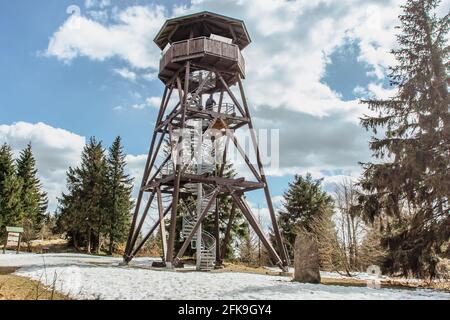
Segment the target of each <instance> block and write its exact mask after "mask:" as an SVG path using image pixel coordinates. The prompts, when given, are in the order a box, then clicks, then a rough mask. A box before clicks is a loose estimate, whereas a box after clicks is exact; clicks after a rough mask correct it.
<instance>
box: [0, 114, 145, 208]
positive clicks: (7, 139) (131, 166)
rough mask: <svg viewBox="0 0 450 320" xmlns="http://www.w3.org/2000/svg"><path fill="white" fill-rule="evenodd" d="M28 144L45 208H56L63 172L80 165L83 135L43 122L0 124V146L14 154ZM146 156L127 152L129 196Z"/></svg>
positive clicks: (135, 184)
mask: <svg viewBox="0 0 450 320" xmlns="http://www.w3.org/2000/svg"><path fill="white" fill-rule="evenodd" d="M30 142H31V144H32V148H33V154H34V157H35V159H36V165H37V169H38V175H39V178H40V180H41V182H42V186H43V189H44V191H46V192H47V193H48V198H49V211H51V212H52V211H54V210H55V209H56V207H57V204H58V202H57V197H60V196H61V193H62V192H63V191H65V190H66V173H67V170H68V169H69V167H76V166H78V165H79V164H80V160H81V159H80V156H81V153H82V151H83V148H84V145H85V143H86V139H85V137H82V136H80V135H77V134H75V133H72V132H69V131H67V130H64V129H59V128H54V127H52V126H49V125H47V124H45V123H36V124H32V123H27V122H17V123H14V124H11V125H0V145H1V144H3V143H7V144H9V145H10V146H11V148H12V149H13V153H14V157H16V158H17V157H18V155H19V153H20V151H21V150H23V149H24V148H25V147H26V146H27V144H28V143H30ZM146 159H147V155H127V156H126V158H125V160H126V162H127V173H128V174H129V175H130V176H131V177H132V178H134V186H135V188H134V191H133V196H137V192H138V189H139V185H140V182H141V179H142V175H143V170H144V166H145V162H146Z"/></svg>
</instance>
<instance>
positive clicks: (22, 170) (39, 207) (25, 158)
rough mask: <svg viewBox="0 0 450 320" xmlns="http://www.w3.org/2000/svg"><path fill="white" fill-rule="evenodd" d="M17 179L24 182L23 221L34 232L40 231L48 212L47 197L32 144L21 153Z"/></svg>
mask: <svg viewBox="0 0 450 320" xmlns="http://www.w3.org/2000/svg"><path fill="white" fill-rule="evenodd" d="M17 177H18V178H19V179H20V180H21V181H22V190H21V194H20V201H21V206H22V212H23V219H25V220H27V221H28V223H29V224H30V225H31V226H32V229H33V231H35V232H36V231H39V230H40V228H41V226H42V222H43V219H44V217H45V212H46V210H47V204H48V200H47V195H46V193H45V192H43V191H42V190H41V188H42V187H41V183H40V181H39V179H38V177H37V169H36V161H35V159H34V156H33V152H32V148H31V144H28V146H27V147H26V148H25V149H24V150H23V151H22V152H21V153H20V157H19V159H18V160H17Z"/></svg>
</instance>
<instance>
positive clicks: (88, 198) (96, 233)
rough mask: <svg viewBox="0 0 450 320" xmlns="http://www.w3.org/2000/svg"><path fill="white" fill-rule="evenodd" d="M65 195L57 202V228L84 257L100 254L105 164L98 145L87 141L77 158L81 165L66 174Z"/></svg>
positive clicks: (102, 229) (104, 198) (93, 141)
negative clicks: (79, 158) (92, 250)
mask: <svg viewBox="0 0 450 320" xmlns="http://www.w3.org/2000/svg"><path fill="white" fill-rule="evenodd" d="M67 189H68V192H67V194H63V195H62V197H61V199H59V209H58V226H59V228H60V230H61V231H64V232H67V233H68V236H69V238H71V241H72V243H73V244H74V245H75V246H78V245H84V246H85V248H86V252H87V253H91V248H93V249H94V250H95V251H96V252H97V253H98V252H99V250H100V238H101V235H102V234H103V233H104V231H105V229H106V228H105V225H106V223H105V222H106V221H107V218H106V214H105V201H106V161H105V155H104V149H103V147H102V144H101V142H98V141H97V140H96V139H95V138H91V139H90V141H89V143H88V144H87V145H86V146H85V147H84V150H83V153H82V155H81V165H80V166H79V167H78V168H74V169H73V168H70V169H69V171H68V173H67Z"/></svg>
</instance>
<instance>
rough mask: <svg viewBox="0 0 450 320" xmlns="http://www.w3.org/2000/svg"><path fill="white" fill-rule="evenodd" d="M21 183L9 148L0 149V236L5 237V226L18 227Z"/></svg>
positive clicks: (20, 212)
mask: <svg viewBox="0 0 450 320" xmlns="http://www.w3.org/2000/svg"><path fill="white" fill-rule="evenodd" d="M21 190H22V182H21V180H20V179H18V178H17V176H16V167H15V165H14V162H13V157H12V151H11V147H10V146H9V145H7V144H4V145H3V146H2V147H1V148H0V228H1V229H0V235H2V236H4V235H5V227H6V226H20V225H21V223H22V217H23V215H22V206H21V201H20V194H21Z"/></svg>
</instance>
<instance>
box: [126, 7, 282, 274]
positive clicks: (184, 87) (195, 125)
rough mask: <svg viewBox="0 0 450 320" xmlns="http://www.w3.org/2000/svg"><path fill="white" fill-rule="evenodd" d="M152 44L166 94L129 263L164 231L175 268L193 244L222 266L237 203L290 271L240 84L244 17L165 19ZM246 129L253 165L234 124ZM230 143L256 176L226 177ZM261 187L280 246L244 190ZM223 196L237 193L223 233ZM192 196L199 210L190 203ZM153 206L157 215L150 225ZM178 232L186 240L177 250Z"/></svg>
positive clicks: (200, 259) (200, 264)
mask: <svg viewBox="0 0 450 320" xmlns="http://www.w3.org/2000/svg"><path fill="white" fill-rule="evenodd" d="M154 41H155V43H156V44H157V45H158V47H159V48H160V49H161V50H162V58H161V61H160V70H159V79H160V80H161V81H162V82H163V83H164V85H165V90H164V94H163V97H162V101H161V106H160V109H159V113H158V116H157V119H156V124H155V129H154V132H153V136H152V139H151V142H150V150H149V154H148V158H147V162H146V165H145V170H144V176H143V179H142V183H141V185H140V191H139V195H138V198H137V201H136V209H135V212H134V215H133V220H132V225H131V230H130V233H129V237H128V241H127V246H126V249H125V254H124V261H125V262H126V263H128V262H129V261H131V260H132V259H133V257H135V256H136V254H137V253H138V252H139V251H140V250H141V249H142V247H143V246H144V244H145V243H146V241H147V240H148V239H149V238H150V237H151V236H152V234H153V233H154V232H155V231H156V230H157V229H158V230H159V232H160V235H161V239H162V247H163V252H164V256H163V260H164V263H165V264H166V266H167V267H175V266H177V265H178V263H179V261H180V259H181V258H182V256H183V255H184V253H185V252H186V249H187V248H188V247H189V246H190V245H191V247H192V249H196V251H197V256H196V258H197V259H196V260H197V268H198V269H199V270H210V269H212V268H214V266H215V265H216V264H220V262H221V249H222V252H223V247H224V246H226V245H227V241H229V232H230V228H231V226H232V221H233V216H234V211H235V210H236V209H238V210H240V211H241V212H242V214H243V216H244V217H245V218H246V219H247V221H248V223H249V224H250V226H251V227H252V228H253V230H254V231H255V233H256V234H257V235H258V237H259V238H260V240H261V242H262V244H263V245H264V246H265V248H266V250H267V252H268V254H269V256H270V258H271V260H272V262H273V263H274V264H276V265H278V266H279V267H280V268H282V269H283V270H285V269H286V268H287V266H288V258H287V255H286V250H285V247H284V245H283V241H282V238H281V234H280V231H279V228H278V225H277V221H276V217H275V212H274V210H273V205H272V200H271V196H270V192H269V187H268V185H267V180H266V176H265V175H264V169H263V165H262V162H261V158H260V154H259V147H258V144H257V137H256V134H255V132H254V130H253V123H252V119H251V116H250V112H249V107H248V105H247V100H246V97H245V93H244V87H243V84H242V79H244V78H245V61H244V58H243V56H242V54H241V51H242V50H243V49H244V48H245V47H246V46H248V45H249V44H250V42H251V40H250V36H249V35H248V32H247V29H246V27H245V24H244V22H243V21H241V20H237V19H233V18H230V17H226V16H222V15H218V14H215V13H211V12H200V13H196V14H192V15H188V16H183V17H179V18H175V19H170V20H167V21H166V23H165V24H164V26H163V27H162V29H161V30H160V31H159V33H158V34H157V36H156V38H155V40H154ZM233 86H237V90H236V91H235V92H236V93H234V92H233V91H232V89H231V88H232V87H233ZM214 95H217V96H218V102H217V103H215V102H214V103H212V99H208V100H209V101H206V105H205V106H204V96H207V97H209V98H211V97H214ZM225 101H229V102H228V103H226V102H225ZM244 127H247V128H248V129H250V130H249V131H250V135H251V145H252V148H254V149H253V151H254V154H255V155H256V161H255V164H253V163H251V161H250V155H249V154H248V153H247V152H246V151H245V150H244V148H243V147H242V146H241V145H240V143H239V141H238V139H237V138H236V137H235V135H234V132H235V130H237V129H239V128H244ZM231 143H233V145H234V147H235V150H237V151H238V152H239V154H240V156H242V159H243V160H244V161H245V163H246V165H247V166H248V168H249V169H250V171H251V172H252V174H253V176H254V179H252V181H247V180H245V179H244V178H239V177H236V178H227V177H224V169H225V164H226V161H227V153H228V152H229V149H230V144H231ZM257 189H263V190H264V194H265V199H266V201H267V206H268V209H269V212H270V217H271V222H272V230H273V232H274V235H275V239H276V247H277V249H278V250H275V248H274V247H273V246H272V244H271V242H270V241H269V239H268V238H267V236H266V235H265V233H264V232H263V230H262V228H261V226H260V225H259V224H258V221H257V219H256V218H255V216H254V215H253V213H252V211H251V209H250V207H249V205H248V204H247V203H246V201H245V199H244V193H245V192H248V191H252V190H257ZM220 197H229V198H230V199H231V200H232V203H233V207H232V209H231V210H232V212H231V215H230V217H229V221H228V223H227V230H226V232H224V234H223V235H222V234H221V233H220V229H219V221H220V220H221V209H220V206H219V205H218V203H219V201H218V199H220ZM192 199H194V201H192ZM189 200H190V202H191V203H192V202H194V206H192V205H188V204H187V203H188V202H189ZM152 211H153V213H154V214H153V215H154V216H156V218H155V219H154V220H153V221H151V223H149V222H148V220H149V219H148V217H149V216H150V215H151V214H149V212H152ZM208 215H213V216H214V218H215V228H214V229H215V230H214V232H206V231H205V230H202V222H203V221H204V219H205V218H206V217H207V216H208ZM168 217H170V219H168V220H169V225H168V228H166V218H168ZM150 220H151V219H150ZM180 220H181V221H182V223H181V230H180V223H178V226H177V221H180ZM167 230H168V232H167ZM167 233H168V234H167ZM177 236H178V237H180V238H181V240H182V241H184V242H183V245H182V247H181V248H180V249H179V250H178V252H175V245H174V244H175V239H176V238H177Z"/></svg>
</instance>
